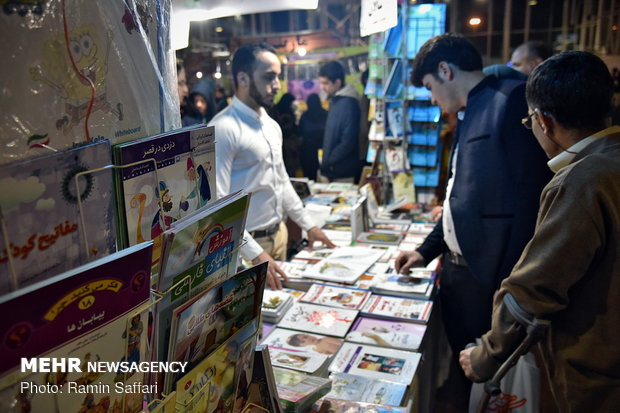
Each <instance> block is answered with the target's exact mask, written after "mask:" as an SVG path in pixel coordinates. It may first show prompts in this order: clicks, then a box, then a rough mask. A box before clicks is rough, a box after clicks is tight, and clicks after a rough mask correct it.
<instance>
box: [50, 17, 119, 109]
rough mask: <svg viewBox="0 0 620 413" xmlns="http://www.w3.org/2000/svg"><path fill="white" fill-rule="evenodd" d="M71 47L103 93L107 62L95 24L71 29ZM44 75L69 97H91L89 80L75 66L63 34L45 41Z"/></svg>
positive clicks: (82, 66)
mask: <svg viewBox="0 0 620 413" xmlns="http://www.w3.org/2000/svg"><path fill="white" fill-rule="evenodd" d="M69 50H70V51H71V55H72V56H73V60H74V61H75V65H76V66H77V68H78V70H79V71H80V73H81V75H82V76H84V77H86V78H88V79H90V80H91V81H92V82H93V84H94V85H95V87H96V88H97V91H98V92H97V94H100V93H101V92H102V91H103V88H102V87H103V86H104V85H105V74H106V70H107V68H106V64H107V62H106V56H105V51H102V50H104V49H102V48H101V47H100V43H99V38H98V37H97V32H96V30H95V27H94V26H93V25H85V26H81V27H78V28H75V29H73V30H72V31H71V32H70V33H69ZM41 76H42V77H43V78H47V80H48V81H49V83H52V84H53V85H55V86H56V87H57V88H58V89H59V91H60V92H61V93H62V94H63V95H65V97H66V98H67V99H68V100H69V101H81V100H84V99H89V98H90V93H91V88H90V84H89V83H88V81H87V80H86V79H84V78H83V77H82V76H78V74H77V73H76V72H75V70H74V69H73V66H72V64H71V60H70V58H69V56H68V53H67V45H66V44H65V40H64V36H62V35H60V36H57V37H55V38H53V39H51V40H50V41H48V42H47V44H46V45H45V47H44V51H43V62H42V73H41Z"/></svg>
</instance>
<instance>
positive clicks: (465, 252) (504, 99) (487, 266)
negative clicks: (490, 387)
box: [396, 33, 551, 393]
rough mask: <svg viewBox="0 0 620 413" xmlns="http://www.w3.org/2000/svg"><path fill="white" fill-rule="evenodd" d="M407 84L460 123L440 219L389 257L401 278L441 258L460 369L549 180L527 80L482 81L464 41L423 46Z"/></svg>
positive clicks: (448, 325)
mask: <svg viewBox="0 0 620 413" xmlns="http://www.w3.org/2000/svg"><path fill="white" fill-rule="evenodd" d="M412 83H413V84H414V85H415V86H417V87H422V86H424V87H426V88H427V89H429V90H430V91H431V94H432V101H433V103H434V104H438V105H439V106H441V108H442V110H443V111H444V112H447V113H457V116H458V122H457V129H456V130H457V132H456V136H455V142H454V145H453V148H452V155H451V159H450V165H449V167H450V175H449V176H450V178H449V180H448V185H447V190H446V200H445V201H444V205H443V207H444V211H443V217H442V219H441V220H439V221H438V223H437V225H436V226H435V228H434V230H433V232H432V233H431V234H429V235H428V237H427V238H426V240H425V241H424V243H423V244H422V245H421V246H420V247H419V248H418V249H417V250H416V251H413V252H407V253H402V254H401V255H400V256H399V257H398V258H397V259H396V270H397V271H399V272H401V273H407V272H408V271H409V269H410V268H411V267H415V266H422V265H425V264H426V263H428V262H430V261H431V260H432V259H434V258H435V257H437V256H439V255H442V254H443V260H442V264H443V269H442V272H441V275H440V284H439V286H440V288H439V303H440V306H441V311H442V318H443V322H444V326H445V330H446V334H447V337H448V341H449V343H450V347H451V348H452V352H453V363H456V366H457V367H458V354H459V352H460V350H462V349H463V348H464V347H465V346H466V345H467V344H468V343H470V342H473V341H474V340H475V339H476V337H480V336H481V335H482V334H483V333H485V332H486V331H488V329H489V327H490V325H491V312H492V300H493V293H494V292H495V290H496V289H497V288H498V286H499V284H500V282H501V280H502V279H504V278H505V277H506V276H508V274H509V273H510V271H511V269H512V267H513V266H514V264H515V263H516V261H517V259H518V258H519V256H520V255H521V252H522V250H523V248H524V247H525V245H526V243H527V242H528V241H529V239H530V238H531V236H532V234H533V232H534V225H535V222H536V214H537V211H538V206H539V197H540V193H541V191H542V189H543V187H544V186H545V185H546V183H547V182H548V181H549V179H550V178H551V173H550V171H549V168H548V167H547V164H546V162H547V159H546V156H545V154H544V152H543V151H542V150H541V149H540V147H539V145H538V144H537V142H536V139H535V138H534V136H533V135H532V133H531V132H530V131H528V130H527V129H526V128H524V127H523V126H522V125H521V119H522V118H523V117H525V116H527V104H526V102H525V83H524V82H523V81H520V80H515V79H498V78H496V77H495V76H485V74H484V73H483V72H482V58H481V56H480V54H479V53H478V51H477V50H476V49H475V48H474V46H473V45H472V44H471V43H469V41H467V40H466V39H465V38H464V37H462V36H460V35H455V34H450V33H447V34H443V35H440V36H436V37H433V38H431V39H430V40H428V41H427V42H426V43H425V44H424V45H423V46H422V47H421V48H420V50H419V52H418V54H417V56H416V58H415V61H414V62H413V70H412ZM456 370H457V373H455V374H460V378H459V380H460V379H464V375H462V373H460V372H458V368H457V369H456ZM462 383H463V386H464V387H469V385H470V384H469V382H467V381H462ZM466 392H467V390H464V393H466Z"/></svg>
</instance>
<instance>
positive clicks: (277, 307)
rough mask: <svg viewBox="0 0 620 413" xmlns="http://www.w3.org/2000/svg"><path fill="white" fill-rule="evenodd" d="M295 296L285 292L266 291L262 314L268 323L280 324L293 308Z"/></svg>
mask: <svg viewBox="0 0 620 413" xmlns="http://www.w3.org/2000/svg"><path fill="white" fill-rule="evenodd" d="M294 302H295V300H294V299H293V296H292V295H291V294H289V293H287V292H285V291H278V290H265V292H264V294H263V304H262V307H261V314H262V316H263V320H264V321H266V322H267V323H274V324H275V323H278V322H280V320H281V319H282V317H284V314H285V313H286V312H287V311H288V309H289V308H291V307H292V306H293V303H294Z"/></svg>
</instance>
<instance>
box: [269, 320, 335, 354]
mask: <svg viewBox="0 0 620 413" xmlns="http://www.w3.org/2000/svg"><path fill="white" fill-rule="evenodd" d="M343 342H344V340H343V339H341V338H336V337H330V336H325V335H322V334H315V333H308V332H305V331H299V330H289V329H287V328H280V327H277V328H276V329H275V330H273V331H272V332H271V334H269V335H268V336H267V337H266V338H265V339H263V341H262V342H261V344H265V345H268V346H269V348H270V349H274V350H287V351H293V352H298V353H314V354H326V355H328V356H333V355H334V354H336V352H337V351H338V349H339V348H340V346H341V345H342V343H343Z"/></svg>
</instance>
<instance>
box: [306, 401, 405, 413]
mask: <svg viewBox="0 0 620 413" xmlns="http://www.w3.org/2000/svg"><path fill="white" fill-rule="evenodd" d="M322 403H325V404H327V405H328V406H329V410H328V411H329V413H365V412H376V413H410V409H409V408H408V407H397V406H388V405H386V404H376V403H365V402H359V401H353V400H339V399H334V398H328V397H325V398H324V399H322ZM319 409H320V406H319V407H317V409H316V410H317V411H319Z"/></svg>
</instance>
